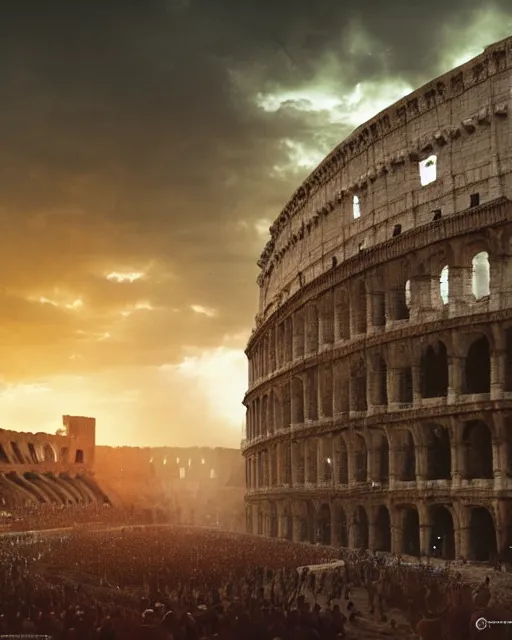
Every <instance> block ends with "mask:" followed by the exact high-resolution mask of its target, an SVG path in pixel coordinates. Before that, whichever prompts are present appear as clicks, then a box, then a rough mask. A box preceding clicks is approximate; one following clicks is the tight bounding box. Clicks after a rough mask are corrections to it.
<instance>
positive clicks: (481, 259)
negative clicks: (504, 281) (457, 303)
mask: <svg viewBox="0 0 512 640" xmlns="http://www.w3.org/2000/svg"><path fill="white" fill-rule="evenodd" d="M472 266H473V269H472V278H471V291H472V293H473V295H474V296H475V300H480V299H481V298H485V296H488V295H490V294H491V287H490V283H491V278H490V275H491V268H490V265H489V254H488V253H487V251H480V253H477V254H476V255H475V256H474V257H473V260H472Z"/></svg>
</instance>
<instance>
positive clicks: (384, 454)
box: [378, 434, 389, 483]
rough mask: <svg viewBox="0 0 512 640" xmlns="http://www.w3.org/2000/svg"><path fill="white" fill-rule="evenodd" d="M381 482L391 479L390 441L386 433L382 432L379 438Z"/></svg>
mask: <svg viewBox="0 0 512 640" xmlns="http://www.w3.org/2000/svg"><path fill="white" fill-rule="evenodd" d="M378 452H379V478H378V480H379V482H383V483H385V482H388V480H389V443H388V439H387V437H386V434H382V435H381V437H380V439H379V447H378Z"/></svg>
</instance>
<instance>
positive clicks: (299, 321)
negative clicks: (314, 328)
mask: <svg viewBox="0 0 512 640" xmlns="http://www.w3.org/2000/svg"><path fill="white" fill-rule="evenodd" d="M292 327H293V329H292V330H293V346H292V352H293V359H294V360H295V359H296V358H302V357H303V356H304V348H305V331H304V329H305V327H304V316H303V314H302V312H301V311H297V312H295V313H294V315H293V316H292Z"/></svg>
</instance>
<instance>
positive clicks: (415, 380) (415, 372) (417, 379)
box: [411, 358, 422, 407]
mask: <svg viewBox="0 0 512 640" xmlns="http://www.w3.org/2000/svg"><path fill="white" fill-rule="evenodd" d="M411 376H412V401H413V406H414V407H419V406H420V405H421V400H422V397H421V366H420V360H419V358H418V359H415V360H414V361H413V362H412V364H411Z"/></svg>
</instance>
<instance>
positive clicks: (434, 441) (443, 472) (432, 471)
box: [426, 425, 452, 480]
mask: <svg viewBox="0 0 512 640" xmlns="http://www.w3.org/2000/svg"><path fill="white" fill-rule="evenodd" d="M426 430H427V433H426V440H427V480H449V479H450V478H451V473H452V454H451V447H450V435H449V433H448V430H447V429H445V428H444V427H442V426H441V425H431V426H427V427H426Z"/></svg>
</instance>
